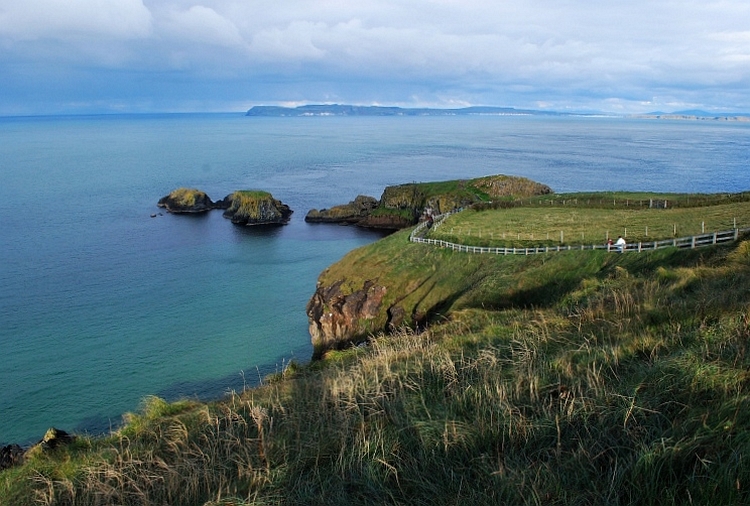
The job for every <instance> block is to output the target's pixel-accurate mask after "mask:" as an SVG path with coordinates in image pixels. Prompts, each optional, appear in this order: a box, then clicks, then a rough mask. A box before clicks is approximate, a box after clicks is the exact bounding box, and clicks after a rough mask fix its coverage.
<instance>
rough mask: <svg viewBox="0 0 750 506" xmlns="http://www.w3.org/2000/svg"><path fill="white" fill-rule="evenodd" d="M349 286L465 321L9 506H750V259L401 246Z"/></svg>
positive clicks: (362, 259) (126, 452)
mask: <svg viewBox="0 0 750 506" xmlns="http://www.w3.org/2000/svg"><path fill="white" fill-rule="evenodd" d="M340 267H341V268H344V269H346V268H351V269H359V270H362V269H365V268H367V269H369V270H371V271H373V272H379V273H381V275H384V276H385V275H387V276H389V277H391V276H392V277H394V278H398V279H402V280H403V283H405V284H406V283H410V282H412V283H413V282H418V283H421V285H422V286H423V287H424V288H423V290H422V291H417V292H415V293H416V295H415V300H414V301H413V302H414V304H416V305H418V304H422V305H424V306H425V307H427V306H429V305H430V301H431V300H435V301H437V300H443V299H445V297H443V295H445V294H450V293H453V296H452V297H449V298H450V300H451V304H452V306H451V311H450V313H449V314H446V315H445V319H444V321H443V322H442V323H441V324H438V325H434V326H432V327H431V328H430V330H429V331H428V332H424V333H422V334H419V335H413V334H410V333H403V334H402V335H399V336H395V337H388V338H381V339H379V340H377V341H374V342H373V343H372V344H371V345H370V346H369V347H367V348H357V349H353V350H351V351H347V352H335V353H331V354H329V356H328V358H327V360H326V361H324V363H322V364H312V365H310V366H306V367H299V366H295V365H293V366H291V367H290V368H289V369H287V370H286V371H285V372H284V374H283V375H281V377H277V378H274V379H273V381H269V382H268V384H266V385H265V386H263V387H261V388H258V389H254V390H251V391H247V392H244V393H242V394H241V395H235V396H233V397H231V398H230V399H228V400H227V401H226V402H222V403H215V404H211V405H200V404H193V403H189V402H183V403H180V404H172V405H170V404H166V403H163V402H161V401H159V400H158V399H151V400H149V401H148V402H147V403H146V404H145V405H144V408H143V410H142V413H140V414H138V415H133V416H131V417H130V420H129V423H128V424H127V425H126V427H125V428H124V429H122V430H121V431H120V432H119V433H117V434H114V435H112V436H111V437H109V438H104V439H95V440H83V441H80V442H79V443H78V444H76V445H74V446H73V447H71V448H69V449H63V450H58V451H57V452H53V453H52V454H41V453H39V454H38V455H36V456H35V457H34V458H32V459H31V461H30V462H28V463H27V464H26V465H25V466H24V467H22V468H19V469H15V470H11V471H6V472H4V473H2V474H0V504H3V505H5V504H13V505H23V504H34V502H33V499H34V498H36V499H37V504H111V503H127V504H144V505H146V504H148V505H152V504H153V505H156V504H184V505H191V504H195V505H202V504H391V503H399V504H459V503H464V502H466V501H474V502H475V503H476V504H497V503H503V502H505V503H508V504H615V505H618V504H689V503H691V502H692V503H695V504H743V503H747V502H748V501H750V493H748V490H747V489H748V487H749V486H750V465H749V463H748V458H750V396H749V394H750V384H749V383H748V379H749V378H750V376H749V373H748V370H750V356H749V355H748V353H747V351H748V350H747V348H748V338H749V337H750V316H748V307H749V306H748V302H747V301H748V300H749V299H748V295H749V294H750V243H748V242H742V243H739V244H736V245H732V246H728V247H720V248H710V249H704V250H700V251H673V250H663V251H659V252H653V253H642V254H626V255H617V254H606V253H604V252H583V253H582V252H571V253H560V254H550V255H538V256H533V257H518V258H509V257H479V256H470V255H465V254H459V253H451V252H448V251H443V250H437V249H433V248H430V247H426V246H421V245H415V244H408V243H407V242H406V240H405V234H396V235H394V236H391V237H389V238H387V239H386V240H384V241H379V242H378V243H376V244H374V245H372V246H370V247H366V248H362V249H360V250H356V251H355V252H352V253H351V254H350V255H348V256H347V257H346V258H345V259H344V260H343V264H342V266H340ZM410 280H411V281H410ZM415 280H416V281H415ZM392 296H395V295H392ZM32 491H33V493H32ZM228 498H236V499H228Z"/></svg>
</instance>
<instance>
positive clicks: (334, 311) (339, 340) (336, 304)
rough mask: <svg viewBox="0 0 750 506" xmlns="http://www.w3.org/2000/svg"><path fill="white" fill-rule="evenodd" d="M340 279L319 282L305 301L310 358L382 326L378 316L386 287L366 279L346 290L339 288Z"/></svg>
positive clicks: (364, 335) (318, 356) (363, 336)
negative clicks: (326, 284) (321, 283)
mask: <svg viewBox="0 0 750 506" xmlns="http://www.w3.org/2000/svg"><path fill="white" fill-rule="evenodd" d="M343 283H344V282H343V280H339V281H337V282H335V283H333V284H332V285H330V286H321V285H319V286H318V289H317V290H316V292H315V295H313V297H312V299H310V302H308V304H307V316H308V321H309V323H310V325H309V329H310V336H311V338H312V343H313V349H314V350H315V351H314V356H313V358H320V356H321V355H322V353H323V352H324V351H325V350H330V349H336V348H340V347H341V346H343V345H345V344H348V343H351V342H353V341H356V340H357V339H359V338H366V337H367V336H368V335H369V334H370V333H372V332H373V331H376V330H377V328H379V327H381V326H382V322H379V321H378V320H379V316H380V315H381V305H382V302H383V297H384V296H385V294H386V292H387V288H386V287H384V286H382V285H378V284H377V283H376V282H375V281H373V280H366V281H364V283H363V284H362V288H361V289H358V290H354V291H353V292H348V291H347V290H343V289H342V284H343Z"/></svg>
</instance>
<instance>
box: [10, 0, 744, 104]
mask: <svg viewBox="0 0 750 506" xmlns="http://www.w3.org/2000/svg"><path fill="white" fill-rule="evenodd" d="M748 26H750V2H747V1H746V0H659V1H656V2H654V1H653V0H648V1H646V0H630V1H628V2H623V1H621V0H601V1H600V2H595V3H592V2H590V1H589V0H565V1H562V2H561V1H559V0H522V1H509V0H358V1H356V2H353V1H351V0H315V1H312V2H311V1H309V0H284V1H281V2H279V1H278V0H253V1H247V0H0V47H2V51H1V52H0V62H2V61H4V60H5V61H11V60H14V59H15V61H23V62H24V64H25V65H26V67H25V68H30V66H31V65H33V64H37V65H39V66H40V68H41V67H42V66H44V65H45V64H49V63H50V62H51V61H52V62H55V63H59V62H60V61H75V63H76V65H81V64H83V65H87V66H89V67H91V68H96V67H97V66H102V67H106V68H110V69H111V68H121V69H123V71H125V72H129V71H134V72H136V73H139V75H141V76H146V75H148V74H150V73H153V72H161V71H168V72H172V73H171V74H170V76H171V78H172V79H176V80H178V79H182V80H184V81H185V82H186V83H187V82H189V80H190V79H193V78H195V76H204V77H205V76H216V75H219V73H221V74H220V75H221V76H224V77H226V78H227V79H237V84H235V85H234V86H236V87H237V89H241V87H242V86H246V83H248V82H257V80H258V79H260V78H262V79H263V80H264V81H265V82H267V83H269V84H268V87H267V88H268V89H273V88H274V86H273V84H272V83H274V82H275V83H277V84H278V86H277V87H276V89H277V90H278V93H282V92H283V93H287V94H289V95H288V96H283V97H280V98H279V100H292V101H297V100H299V101H302V100H303V99H304V98H306V97H307V98H309V99H310V100H316V97H319V98H317V99H318V100H320V99H322V97H336V98H337V99H340V100H350V101H357V100H358V99H357V96H356V95H357V90H358V89H359V90H362V95H361V96H362V97H365V96H366V97H368V98H360V100H369V101H377V102H380V103H384V102H387V101H391V102H395V101H398V102H401V103H408V102H409V101H410V100H413V97H420V98H419V100H421V101H426V102H433V101H444V102H445V103H451V102H457V103H478V102H481V103H501V104H503V105H514V104H513V103H509V101H513V100H518V99H519V97H521V98H522V99H523V100H526V103H525V104H518V105H525V106H533V104H535V103H544V104H548V105H550V107H552V106H554V104H566V106H567V104H573V103H574V102H577V101H585V100H587V98H586V97H588V100H589V103H591V104H597V105H599V106H601V105H607V104H613V105H614V106H616V107H618V108H624V107H627V106H628V104H630V105H631V106H633V107H638V106H637V105H634V104H645V103H648V101H650V100H651V98H652V97H653V96H657V95H658V96H663V97H669V101H670V103H678V102H681V101H682V102H684V103H691V104H692V103H696V104H699V103H701V98H700V97H701V90H707V91H706V93H705V94H704V95H703V96H704V99H705V100H706V101H716V100H727V101H729V100H731V101H734V102H735V103H737V104H740V105H741V104H748V105H750V91H746V90H747V88H748V87H747V86H744V87H743V86H741V84H742V83H745V84H747V83H748V82H750V65H748V62H749V61H750V32H748V28H747V27H748ZM71 55H74V56H71ZM118 65H120V66H121V67H118ZM0 71H2V69H1V68H0ZM174 72H177V73H174ZM147 80H148V79H144V81H147ZM358 83H359V88H357V86H358ZM374 83H377V84H374ZM230 85H231V83H230V84H227V86H230ZM187 87H188V86H187V85H186V88H187ZM313 90H314V91H313ZM399 90H400V91H399ZM146 91H147V90H146ZM155 93H156V92H155ZM195 93H197V92H195ZM248 93H250V92H248ZM566 96H567V97H568V98H565V97H566ZM722 97H724V98H722ZM191 99H192V100H197V98H196V97H192V98H191ZM248 99H249V100H253V97H252V96H249V97H248ZM731 105H732V104H731V103H729V104H727V107H729V108H731V107H730V106H731ZM571 107H572V105H571ZM643 107H645V105H644V106H643Z"/></svg>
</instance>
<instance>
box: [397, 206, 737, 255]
mask: <svg viewBox="0 0 750 506" xmlns="http://www.w3.org/2000/svg"><path fill="white" fill-rule="evenodd" d="M447 217H448V214H442V215H440V216H438V217H436V218H435V220H434V222H433V224H432V227H433V228H436V227H438V226H439V225H440V224H442V222H443V220H445V218H447ZM428 228H429V226H428V224H427V223H426V222H423V223H420V224H419V225H418V226H417V227H416V228H415V229H414V230H413V231H412V233H411V235H409V240H410V241H411V242H415V243H421V244H430V245H433V246H438V247H441V248H448V249H451V250H453V251H461V252H464V253H478V254H491V255H535V254H538V253H552V252H557V251H586V250H605V251H613V252H623V253H624V252H641V251H653V250H657V249H663V248H680V249H694V248H700V247H703V246H713V245H715V244H721V243H726V242H732V241H736V240H737V239H738V238H739V236H740V234H744V233H748V232H750V228H743V229H738V228H735V229H732V230H725V231H723V232H711V233H708V234H700V235H693V236H689V237H680V238H675V239H664V240H661V241H650V242H637V243H630V244H626V245H625V247H624V248H620V247H619V246H617V245H614V244H581V245H567V246H563V245H560V246H539V247H534V248H503V247H498V248H490V247H486V246H468V245H465V244H456V243H453V242H448V241H442V240H438V239H426V238H424V237H423V235H424V234H425V233H426V232H427V230H428Z"/></svg>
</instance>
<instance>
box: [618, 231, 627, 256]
mask: <svg viewBox="0 0 750 506" xmlns="http://www.w3.org/2000/svg"><path fill="white" fill-rule="evenodd" d="M615 246H617V249H618V250H620V253H623V252H624V251H625V246H626V243H625V239H623V238H622V236H621V235H620V236H617V242H615Z"/></svg>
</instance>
